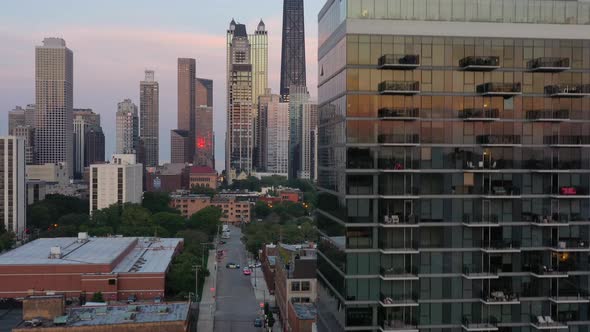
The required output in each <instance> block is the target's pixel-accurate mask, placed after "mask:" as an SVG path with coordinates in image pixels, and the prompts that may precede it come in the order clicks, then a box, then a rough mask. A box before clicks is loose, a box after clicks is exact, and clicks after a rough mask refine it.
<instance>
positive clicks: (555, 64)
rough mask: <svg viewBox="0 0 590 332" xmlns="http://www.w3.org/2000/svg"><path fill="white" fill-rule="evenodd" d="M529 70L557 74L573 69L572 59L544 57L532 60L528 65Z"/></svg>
mask: <svg viewBox="0 0 590 332" xmlns="http://www.w3.org/2000/svg"><path fill="white" fill-rule="evenodd" d="M527 68H528V69H529V70H530V71H535V72H545V73H557V72H561V71H566V70H569V69H571V67H570V59H568V58H551V57H542V58H536V59H533V60H530V61H529V62H528V63H527Z"/></svg>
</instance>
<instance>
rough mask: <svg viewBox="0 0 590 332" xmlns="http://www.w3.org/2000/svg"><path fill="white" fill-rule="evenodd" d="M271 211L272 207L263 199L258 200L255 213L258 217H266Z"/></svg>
mask: <svg viewBox="0 0 590 332" xmlns="http://www.w3.org/2000/svg"><path fill="white" fill-rule="evenodd" d="M271 212H272V209H271V208H270V207H269V206H268V204H266V203H265V202H263V201H258V202H256V205H254V215H255V216H256V218H261V219H262V218H266V217H267V216H268V215H269V214H270V213H271Z"/></svg>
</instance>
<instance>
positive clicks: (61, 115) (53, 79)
mask: <svg viewBox="0 0 590 332" xmlns="http://www.w3.org/2000/svg"><path fill="white" fill-rule="evenodd" d="M73 65H74V55H73V53H72V51H71V50H70V49H68V48H67V47H66V42H65V40H63V39H60V38H45V39H44V40H43V45H42V46H37V47H36V48H35V99H36V105H37V107H36V114H35V146H36V148H37V150H36V151H37V163H39V164H41V165H42V164H45V163H58V162H65V163H66V164H67V167H68V174H69V176H70V177H72V175H73V171H74V168H73V162H74V149H73V139H72V138H73V126H74V122H73V115H72V110H73V91H74V66H73Z"/></svg>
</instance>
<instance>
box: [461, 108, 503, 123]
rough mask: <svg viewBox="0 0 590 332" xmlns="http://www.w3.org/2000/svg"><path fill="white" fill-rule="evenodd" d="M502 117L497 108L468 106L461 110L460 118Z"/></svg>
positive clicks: (491, 118)
mask: <svg viewBox="0 0 590 332" xmlns="http://www.w3.org/2000/svg"><path fill="white" fill-rule="evenodd" d="M499 118H500V111H499V110H498V109H497V108H466V109H464V110H460V111H459V119H463V120H464V121H485V122H489V121H496V120H498V119H499Z"/></svg>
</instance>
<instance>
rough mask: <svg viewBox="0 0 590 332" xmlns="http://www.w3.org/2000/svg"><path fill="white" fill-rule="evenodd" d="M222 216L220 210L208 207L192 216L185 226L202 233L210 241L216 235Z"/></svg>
mask: <svg viewBox="0 0 590 332" xmlns="http://www.w3.org/2000/svg"><path fill="white" fill-rule="evenodd" d="M222 215H223V214H222V212H221V209H220V208H218V207H216V206H208V207H206V208H204V209H201V210H200V211H198V212H197V213H195V214H193V215H192V216H191V217H190V219H189V220H188V223H187V226H188V228H190V229H195V230H200V231H202V232H203V233H205V234H207V236H209V238H210V239H212V238H213V236H214V235H215V234H216V233H217V229H218V227H219V225H221V217H222Z"/></svg>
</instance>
